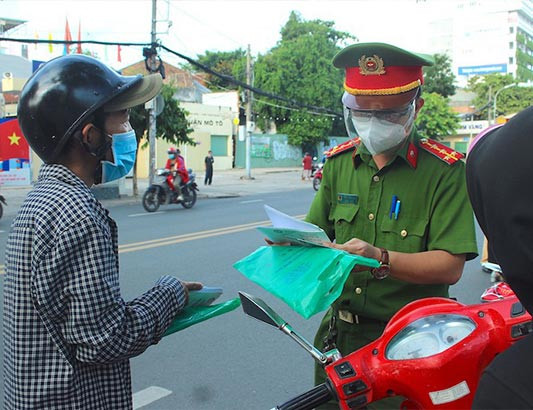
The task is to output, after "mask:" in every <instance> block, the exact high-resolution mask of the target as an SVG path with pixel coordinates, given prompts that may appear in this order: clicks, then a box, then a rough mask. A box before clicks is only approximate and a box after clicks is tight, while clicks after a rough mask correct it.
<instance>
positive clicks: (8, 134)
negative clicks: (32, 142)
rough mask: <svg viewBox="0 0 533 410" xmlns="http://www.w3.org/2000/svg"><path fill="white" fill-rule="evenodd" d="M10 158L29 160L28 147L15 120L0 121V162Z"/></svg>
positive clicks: (4, 119)
mask: <svg viewBox="0 0 533 410" xmlns="http://www.w3.org/2000/svg"><path fill="white" fill-rule="evenodd" d="M12 158H17V159H24V160H27V161H28V160H29V158H30V147H29V145H28V143H27V142H26V139H25V138H24V136H23V135H22V131H21V130H20V125H19V122H18V120H17V119H16V118H1V119H0V162H1V161H6V160H9V159H12Z"/></svg>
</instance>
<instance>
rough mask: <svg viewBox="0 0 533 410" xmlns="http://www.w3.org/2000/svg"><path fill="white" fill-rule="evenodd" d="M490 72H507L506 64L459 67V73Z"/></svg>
mask: <svg viewBox="0 0 533 410" xmlns="http://www.w3.org/2000/svg"><path fill="white" fill-rule="evenodd" d="M490 73H507V64H489V65H476V66H470V67H459V75H482V74H490Z"/></svg>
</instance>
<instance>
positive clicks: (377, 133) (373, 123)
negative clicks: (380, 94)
mask: <svg viewBox="0 0 533 410" xmlns="http://www.w3.org/2000/svg"><path fill="white" fill-rule="evenodd" d="M354 111H356V110H354ZM414 112H415V110H414V104H412V105H410V106H409V107H408V109H407V110H406V111H405V113H404V114H403V115H401V116H403V117H404V118H406V119H404V121H403V122H402V123H399V122H391V121H387V119H385V118H386V116H387V115H388V116H391V117H394V116H399V114H397V113H388V112H387V111H384V112H381V113H380V112H379V111H378V112H376V113H375V114H372V112H368V114H367V115H364V116H362V115H359V114H358V115H354V114H353V113H352V110H350V109H346V110H345V115H347V118H346V119H347V121H346V125H347V129H348V132H349V133H355V134H356V135H357V136H359V137H360V138H361V141H362V142H363V144H364V145H365V147H366V148H367V149H368V151H369V152H370V154H372V155H376V154H381V153H383V152H386V151H389V150H391V149H392V148H395V147H398V146H400V145H401V144H402V143H403V142H404V141H405V140H406V139H407V137H408V135H409V133H410V132H411V128H412V125H413V122H414V117H415V116H414ZM350 131H351V132H350Z"/></svg>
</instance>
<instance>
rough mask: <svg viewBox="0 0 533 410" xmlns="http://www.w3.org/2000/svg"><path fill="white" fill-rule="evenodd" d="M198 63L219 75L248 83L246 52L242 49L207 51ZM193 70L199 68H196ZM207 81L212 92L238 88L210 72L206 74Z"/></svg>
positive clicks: (199, 57)
mask: <svg viewBox="0 0 533 410" xmlns="http://www.w3.org/2000/svg"><path fill="white" fill-rule="evenodd" d="M197 61H198V62H199V63H201V64H203V65H205V66H207V67H209V68H211V69H212V70H214V71H216V72H218V73H221V74H225V75H227V76H230V77H234V78H236V79H238V80H240V81H246V51H244V50H242V49H240V48H239V49H237V50H234V51H206V52H205V54H203V55H199V56H198V59H197ZM189 68H192V67H189ZM193 70H197V68H196V67H194V68H193ZM200 72H201V71H200ZM205 79H206V81H207V83H208V84H209V88H210V89H212V90H227V89H233V90H236V89H237V88H238V87H237V85H235V84H233V83H230V82H228V81H226V80H224V79H222V78H220V77H218V76H216V75H213V74H211V73H208V72H206V73H205Z"/></svg>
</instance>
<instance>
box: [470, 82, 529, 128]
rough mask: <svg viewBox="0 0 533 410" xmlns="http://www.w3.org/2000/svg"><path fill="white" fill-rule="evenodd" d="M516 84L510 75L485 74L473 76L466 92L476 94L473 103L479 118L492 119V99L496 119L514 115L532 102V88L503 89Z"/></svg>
mask: <svg viewBox="0 0 533 410" xmlns="http://www.w3.org/2000/svg"><path fill="white" fill-rule="evenodd" d="M513 83H516V80H515V79H514V78H513V76H512V74H499V73H495V74H487V75H484V76H474V77H472V78H471V79H470V80H469V81H468V87H467V90H468V91H472V92H474V93H476V97H475V98H474V100H473V103H474V105H475V107H476V109H477V110H480V118H482V119H489V118H491V119H492V118H493V110H494V103H495V101H494V99H495V97H496V94H498V95H497V99H496V117H498V116H500V115H508V114H514V113H517V112H519V111H522V110H523V109H525V108H527V107H529V106H530V105H531V102H532V101H533V88H524V87H518V86H517V87H509V88H506V89H503V87H505V86H507V85H510V84H513Z"/></svg>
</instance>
